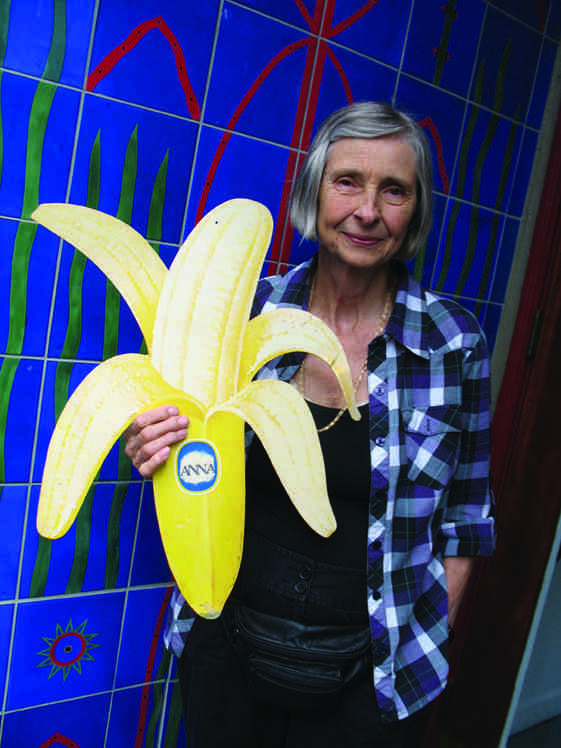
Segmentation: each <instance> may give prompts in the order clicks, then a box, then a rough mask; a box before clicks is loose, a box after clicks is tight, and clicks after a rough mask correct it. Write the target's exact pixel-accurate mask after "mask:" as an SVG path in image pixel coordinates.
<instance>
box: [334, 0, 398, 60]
mask: <svg viewBox="0 0 561 748" xmlns="http://www.w3.org/2000/svg"><path fill="white" fill-rule="evenodd" d="M366 5H367V4H366V3H365V2H364V0H337V3H336V5H335V12H334V14H333V21H332V23H331V27H330V31H329V32H328V34H327V35H328V36H329V37H330V38H331V39H333V40H334V41H336V42H338V43H339V44H344V45H345V46H346V47H350V48H351V49H355V50H356V51H357V52H362V53H363V54H365V55H368V56H369V57H373V58H375V59H377V60H381V61H382V62H385V63H388V64H390V65H394V66H395V67H398V66H399V64H400V60H401V55H402V49H403V44H404V42H405V32H406V30H407V24H408V22H409V13H410V10H411V5H412V0H393V2H391V3H386V2H377V3H375V4H372V6H371V7H369V8H368V10H367V12H366V13H365V14H361V13H360V11H361V10H362V9H363V8H365V6H366ZM327 7H328V8H329V3H328V4H327Z"/></svg>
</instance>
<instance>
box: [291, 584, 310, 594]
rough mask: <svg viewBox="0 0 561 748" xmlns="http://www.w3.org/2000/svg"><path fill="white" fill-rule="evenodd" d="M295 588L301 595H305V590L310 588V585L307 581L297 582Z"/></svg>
mask: <svg viewBox="0 0 561 748" xmlns="http://www.w3.org/2000/svg"><path fill="white" fill-rule="evenodd" d="M294 590H295V591H296V592H297V593H298V594H299V595H303V594H304V592H306V591H307V590H308V585H307V584H306V582H296V584H295V585H294Z"/></svg>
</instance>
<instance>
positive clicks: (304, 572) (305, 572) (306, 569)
mask: <svg viewBox="0 0 561 748" xmlns="http://www.w3.org/2000/svg"><path fill="white" fill-rule="evenodd" d="M298 576H299V577H300V579H310V577H311V576H312V569H311V567H310V566H303V567H302V568H301V569H300V573H299V574H298Z"/></svg>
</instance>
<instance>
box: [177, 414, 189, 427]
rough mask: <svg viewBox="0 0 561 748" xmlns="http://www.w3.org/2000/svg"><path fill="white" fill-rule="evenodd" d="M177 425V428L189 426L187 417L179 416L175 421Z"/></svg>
mask: <svg viewBox="0 0 561 748" xmlns="http://www.w3.org/2000/svg"><path fill="white" fill-rule="evenodd" d="M177 425H178V426H188V425H189V419H188V418H187V416H179V418H178V419H177Z"/></svg>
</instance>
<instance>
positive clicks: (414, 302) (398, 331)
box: [297, 254, 431, 359]
mask: <svg viewBox="0 0 561 748" xmlns="http://www.w3.org/2000/svg"><path fill="white" fill-rule="evenodd" d="M316 266H317V254H316V255H314V256H313V257H312V258H311V259H309V260H307V261H306V262H304V263H302V265H301V266H300V269H301V271H302V273H301V275H300V277H299V281H300V282H299V283H298V291H297V294H298V296H299V298H298V299H297V302H298V303H299V304H300V305H301V306H302V307H303V308H304V309H306V308H307V303H308V293H309V286H310V281H311V278H312V275H313V274H314V272H315V270H316ZM393 271H394V275H395V277H396V278H397V293H396V298H395V304H394V308H393V311H392V313H391V315H390V318H389V320H388V324H387V325H386V334H387V335H389V336H391V337H392V338H394V339H395V340H397V342H398V343H400V344H401V345H402V346H404V347H405V348H408V349H409V350H410V351H411V352H412V353H414V354H415V355H417V356H421V358H426V359H428V358H429V356H430V351H431V348H430V345H429V343H428V330H429V325H428V322H429V319H430V315H429V314H428V311H427V300H426V296H425V292H424V290H423V288H422V287H421V285H420V284H419V283H418V281H416V280H415V278H413V276H412V275H410V273H409V272H408V270H407V268H406V267H405V265H403V263H401V262H399V261H395V262H394V263H393Z"/></svg>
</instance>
